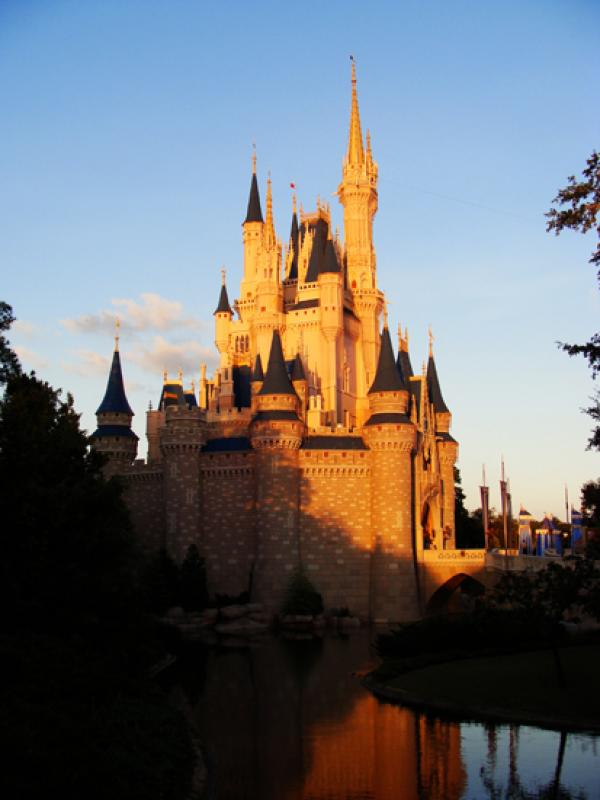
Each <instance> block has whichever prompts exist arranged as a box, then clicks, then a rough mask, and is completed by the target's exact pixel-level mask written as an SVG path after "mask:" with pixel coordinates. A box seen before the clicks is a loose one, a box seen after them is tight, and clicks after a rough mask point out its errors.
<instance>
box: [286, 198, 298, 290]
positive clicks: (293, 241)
mask: <svg viewBox="0 0 600 800" xmlns="http://www.w3.org/2000/svg"><path fill="white" fill-rule="evenodd" d="M290 247H291V248H292V251H293V253H294V255H293V258H292V266H291V267H290V274H289V275H288V280H290V281H295V280H298V252H299V250H300V232H299V229H298V216H297V215H296V212H295V211H294V213H293V214H292V229H291V231H290Z"/></svg>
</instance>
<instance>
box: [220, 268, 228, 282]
mask: <svg viewBox="0 0 600 800" xmlns="http://www.w3.org/2000/svg"><path fill="white" fill-rule="evenodd" d="M226 275H227V270H226V269H225V267H221V284H222V285H223V286H225V276H226Z"/></svg>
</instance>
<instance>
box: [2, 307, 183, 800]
mask: <svg viewBox="0 0 600 800" xmlns="http://www.w3.org/2000/svg"><path fill="white" fill-rule="evenodd" d="M12 321H13V315H12V310H11V308H10V307H9V306H8V305H6V304H4V303H3V304H1V305H0V334H2V335H0V392H2V394H1V396H0V492H1V499H2V526H1V530H0V537H1V538H0V541H1V546H2V550H1V552H2V557H1V558H0V613H1V615H2V625H1V627H0V661H1V663H2V666H3V671H4V675H5V679H4V680H3V681H2V683H1V684H0V694H1V697H0V703H1V706H2V709H3V713H2V715H1V722H0V747H1V748H2V752H3V756H4V759H3V761H4V767H3V770H2V772H1V773H0V787H1V788H2V789H3V790H4V791H3V792H2V794H3V795H4V796H7V797H9V796H10V797H27V798H30V797H31V798H33V797H38V796H39V797H47V796H52V795H54V796H58V797H62V798H71V797H73V798H75V797H76V798H78V799H79V798H81V797H85V798H87V800H90V799H91V798H106V797H128V798H140V800H141V799H142V798H144V800H149V798H156V799H157V800H158V798H173V800H177V799H178V798H180V797H183V796H185V795H186V793H187V791H188V786H189V779H190V773H191V769H192V764H193V751H192V746H191V740H190V735H189V731H188V728H187V724H186V723H185V721H184V719H183V717H182V716H181V715H180V714H179V712H176V711H175V710H174V709H172V708H171V707H170V706H169V704H168V703H167V701H166V697H165V696H164V695H163V694H162V692H160V691H159V689H158V687H157V686H156V685H155V684H154V683H152V682H151V681H150V679H149V678H148V677H147V675H148V669H149V667H150V666H151V665H152V664H153V663H155V662H156V660H157V659H159V658H161V657H162V656H163V655H164V651H163V649H162V645H161V639H160V635H159V630H158V629H157V625H156V623H155V622H154V621H153V618H152V617H151V616H150V615H148V614H147V613H146V612H145V608H144V597H143V594H142V592H141V591H140V587H139V579H138V575H139V567H140V563H141V556H140V553H138V552H137V550H136V546H135V543H134V540H133V537H132V532H131V526H130V522H129V517H128V513H127V509H126V507H125V505H124V503H123V501H122V499H121V489H120V486H119V484H118V482H117V481H115V480H111V481H106V480H105V479H104V477H103V475H102V469H101V467H102V459H101V457H100V456H99V455H98V454H97V453H95V452H94V451H92V450H90V448H89V447H88V441H87V437H86V435H85V434H84V433H83V432H82V431H81V429H80V427H79V415H78V414H77V413H76V411H75V408H74V405H73V398H72V397H71V396H70V395H67V397H66V398H63V396H62V394H61V392H60V391H59V390H55V389H53V388H52V387H51V386H50V385H48V384H47V383H45V382H44V381H42V380H40V379H39V378H38V377H37V376H36V375H35V374H33V373H32V374H25V373H24V372H23V370H22V369H21V366H20V364H19V362H18V359H17V357H16V355H15V354H14V353H13V351H12V350H11V349H10V346H9V343H8V341H7V339H6V337H5V336H4V335H3V332H4V331H6V330H7V329H8V327H9V325H10V324H11V322H12Z"/></svg>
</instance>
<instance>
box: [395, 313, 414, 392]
mask: <svg viewBox="0 0 600 800" xmlns="http://www.w3.org/2000/svg"><path fill="white" fill-rule="evenodd" d="M396 366H397V367H398V372H399V373H400V375H401V376H402V380H403V381H404V383H405V384H406V386H409V383H410V379H411V378H412V377H413V375H414V372H413V368H412V364H411V363H410V355H409V353H408V328H406V331H405V335H404V336H403V335H402V328H401V327H400V325H398V358H397V360H396Z"/></svg>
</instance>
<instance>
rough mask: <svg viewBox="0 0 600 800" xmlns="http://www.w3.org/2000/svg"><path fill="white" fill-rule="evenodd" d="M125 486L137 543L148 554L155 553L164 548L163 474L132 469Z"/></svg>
mask: <svg viewBox="0 0 600 800" xmlns="http://www.w3.org/2000/svg"><path fill="white" fill-rule="evenodd" d="M123 483H124V500H125V502H126V504H127V507H128V508H129V513H130V516H131V522H132V524H133V529H134V531H135V534H136V536H137V538H138V541H139V542H140V543H141V545H142V547H143V548H144V549H145V550H147V551H148V552H150V553H154V552H156V551H157V550H158V549H159V548H161V547H163V546H164V544H165V515H164V503H165V499H164V491H163V489H164V487H163V476H162V471H160V470H153V469H148V468H146V467H141V468H133V469H132V471H131V472H129V473H127V474H126V475H124V476H123Z"/></svg>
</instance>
